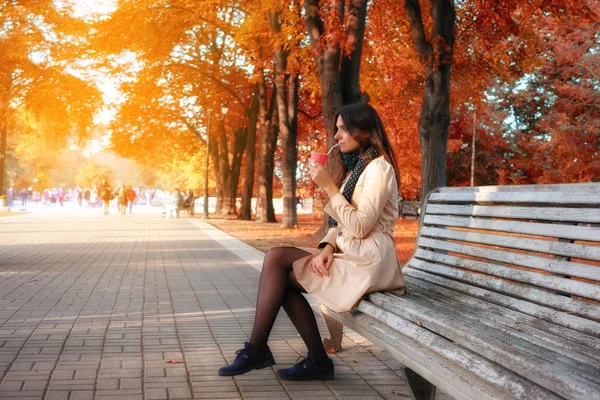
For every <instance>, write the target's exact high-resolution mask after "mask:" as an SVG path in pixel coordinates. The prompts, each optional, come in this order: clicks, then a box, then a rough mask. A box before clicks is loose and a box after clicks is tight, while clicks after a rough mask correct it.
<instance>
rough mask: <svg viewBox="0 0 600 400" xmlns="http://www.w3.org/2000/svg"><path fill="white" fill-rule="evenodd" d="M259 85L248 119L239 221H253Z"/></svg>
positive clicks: (255, 91)
mask: <svg viewBox="0 0 600 400" xmlns="http://www.w3.org/2000/svg"><path fill="white" fill-rule="evenodd" d="M258 96H259V87H258V84H257V85H256V87H255V89H254V96H253V97H252V106H251V108H250V116H249V117H248V138H247V140H246V169H245V171H244V188H243V191H242V203H241V206H240V216H239V218H238V219H243V220H248V221H249V220H250V219H252V189H253V188H254V159H255V158H256V122H257V120H258Z"/></svg>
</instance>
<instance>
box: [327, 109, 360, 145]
mask: <svg viewBox="0 0 600 400" xmlns="http://www.w3.org/2000/svg"><path fill="white" fill-rule="evenodd" d="M335 126H336V128H337V129H336V133H335V136H334V137H333V138H334V139H335V140H337V142H338V144H339V145H340V151H341V152H342V153H354V152H355V151H357V150H359V149H360V143H358V142H357V141H356V140H354V138H353V137H352V136H350V134H349V133H348V130H347V129H346V126H345V125H344V121H343V120H342V116H341V115H340V116H338V119H337V121H336V123H335Z"/></svg>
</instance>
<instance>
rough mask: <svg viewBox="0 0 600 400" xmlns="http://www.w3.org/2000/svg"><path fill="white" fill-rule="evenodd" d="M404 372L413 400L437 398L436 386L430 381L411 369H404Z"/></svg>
mask: <svg viewBox="0 0 600 400" xmlns="http://www.w3.org/2000/svg"><path fill="white" fill-rule="evenodd" d="M402 372H403V374H404V379H405V380H406V383H408V389H409V390H410V393H411V394H412V398H413V400H433V399H434V398H435V386H434V385H432V384H431V383H430V382H429V381H427V380H426V379H425V378H423V377H422V376H421V375H419V374H417V373H416V372H415V371H413V370H412V369H410V368H404V369H402Z"/></svg>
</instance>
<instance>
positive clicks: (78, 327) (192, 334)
mask: <svg viewBox="0 0 600 400" xmlns="http://www.w3.org/2000/svg"><path fill="white" fill-rule="evenodd" d="M32 210H33V212H32V213H31V214H27V215H22V216H15V217H5V218H0V398H1V399H12V398H19V399H25V398H27V399H29V398H30V399H48V400H49V399H65V400H77V399H102V398H108V397H112V398H113V399H115V400H117V399H119V400H121V399H220V398H233V399H241V398H244V399H266V398H268V399H274V398H277V399H308V398H310V399H311V400H314V399H346V398H348V399H350V398H354V399H361V400H362V399H380V398H388V399H398V398H409V397H410V396H409V394H408V391H407V389H406V386H405V383H404V381H403V380H402V379H401V378H400V376H399V368H400V365H399V364H398V363H397V362H396V361H395V360H394V359H392V358H391V357H390V356H389V355H388V354H387V353H385V352H384V351H382V350H381V349H379V348H378V347H376V346H374V345H373V344H371V343H370V342H369V341H367V340H366V339H364V338H362V337H361V336H359V335H357V334H355V333H353V332H348V333H347V334H346V335H345V336H344V343H343V345H344V351H343V352H340V353H338V354H335V355H333V359H334V363H335V367H336V375H337V378H338V379H336V380H335V381H328V382H322V381H315V382H305V383H302V382H285V381H281V380H279V379H278V378H277V376H276V374H275V368H283V367H288V366H290V365H293V364H294V363H295V362H296V359H297V358H298V357H299V356H301V355H305V353H306V348H305V346H304V344H303V342H302V340H301V339H300V337H299V335H298V334H297V332H296V330H295V328H294V327H293V325H292V324H291V322H290V321H289V319H287V316H285V313H284V312H283V311H282V312H281V313H280V315H279V317H278V320H277V323H276V325H275V329H274V331H273V333H272V335H271V338H270V341H269V345H270V347H271V349H272V351H273V353H274V355H275V360H276V361H277V362H278V364H277V366H276V367H275V368H268V369H264V370H260V371H252V372H250V373H248V374H245V375H242V376H239V377H235V378H224V377H219V376H218V375H217V370H218V368H219V367H221V366H223V365H225V364H227V363H228V362H231V361H232V358H233V357H235V351H236V350H237V349H239V348H240V347H241V346H242V345H243V342H244V341H245V340H247V338H248V336H249V334H250V331H251V329H252V321H253V319H254V306H255V300H256V291H257V287H258V280H259V276H260V272H259V269H260V266H261V263H262V257H263V253H261V252H260V251H258V250H255V249H253V248H251V247H250V246H248V245H246V244H245V243H243V242H240V241H239V240H237V239H234V238H232V237H231V236H229V235H227V234H225V233H223V232H221V231H219V230H218V229H216V228H214V227H212V226H210V225H208V224H205V223H203V222H201V221H200V220H198V219H191V218H189V217H187V216H186V217H183V218H180V219H175V220H165V219H163V218H161V217H160V211H159V210H158V209H156V208H145V207H140V208H138V210H134V214H132V215H126V216H119V215H116V213H114V212H113V214H111V215H109V216H107V217H104V216H103V215H101V214H102V211H101V210H82V209H79V208H76V207H73V206H66V207H65V208H62V209H60V208H53V209H45V208H43V207H37V208H35V207H34V208H32ZM312 304H313V306H315V303H314V302H312ZM317 320H318V321H319V324H320V328H321V332H322V334H325V333H326V330H325V328H324V325H323V324H322V321H321V318H320V316H319V317H317ZM438 398H440V399H445V398H447V396H445V395H441V396H439V397H438Z"/></svg>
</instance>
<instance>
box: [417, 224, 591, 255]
mask: <svg viewBox="0 0 600 400" xmlns="http://www.w3.org/2000/svg"><path fill="white" fill-rule="evenodd" d="M419 236H429V237H434V238H444V239H453V240H460V241H463V242H471V243H479V244H486V245H490V246H498V247H507V248H511V249H519V250H529V251H535V252H538V253H545V254H554V255H558V256H565V257H573V258H580V259H584V260H593V261H600V246H589V245H585V244H580V243H564V242H556V241H550V240H543V239H528V238H523V237H511V236H502V235H494V234H491V233H485V234H484V233H478V232H466V231H459V230H453V229H440V228H432V227H428V226H422V227H421V231H420V232H419ZM417 245H419V243H418V242H417Z"/></svg>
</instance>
